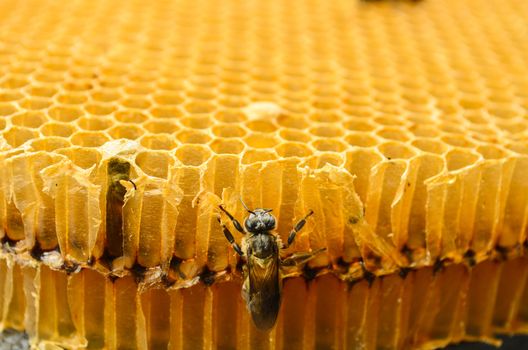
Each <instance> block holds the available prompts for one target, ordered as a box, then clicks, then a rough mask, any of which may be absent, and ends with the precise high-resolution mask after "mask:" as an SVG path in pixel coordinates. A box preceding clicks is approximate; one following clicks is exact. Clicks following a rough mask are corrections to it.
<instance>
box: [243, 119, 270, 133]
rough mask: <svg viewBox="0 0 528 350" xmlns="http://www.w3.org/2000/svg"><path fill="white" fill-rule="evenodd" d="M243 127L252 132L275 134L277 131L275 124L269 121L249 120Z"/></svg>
mask: <svg viewBox="0 0 528 350" xmlns="http://www.w3.org/2000/svg"><path fill="white" fill-rule="evenodd" d="M245 125H246V127H247V128H248V129H249V130H251V131H254V132H275V131H276V130H277V127H276V126H275V124H273V122H271V121H269V120H250V121H248V122H246V123H245Z"/></svg>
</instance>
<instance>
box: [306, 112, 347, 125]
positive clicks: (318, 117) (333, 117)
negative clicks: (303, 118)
mask: <svg viewBox="0 0 528 350" xmlns="http://www.w3.org/2000/svg"><path fill="white" fill-rule="evenodd" d="M309 118H310V120H312V121H314V122H318V123H337V122H339V121H341V116H340V115H339V114H338V113H337V112H334V111H319V112H317V113H314V114H311V115H310V116H309Z"/></svg>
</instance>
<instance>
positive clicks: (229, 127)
mask: <svg viewBox="0 0 528 350" xmlns="http://www.w3.org/2000/svg"><path fill="white" fill-rule="evenodd" d="M212 131H213V134H214V135H215V136H218V137H243V136H244V135H246V133H247V132H246V130H245V129H244V128H243V127H241V126H239V125H233V124H220V125H214V126H213V128H212Z"/></svg>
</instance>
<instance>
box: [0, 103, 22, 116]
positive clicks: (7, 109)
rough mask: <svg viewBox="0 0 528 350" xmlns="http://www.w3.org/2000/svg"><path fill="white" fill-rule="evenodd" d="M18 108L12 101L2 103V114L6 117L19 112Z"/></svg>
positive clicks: (0, 113) (0, 108)
mask: <svg viewBox="0 0 528 350" xmlns="http://www.w3.org/2000/svg"><path fill="white" fill-rule="evenodd" d="M17 110H18V109H17V108H16V107H15V106H13V105H12V104H10V103H0V116H2V117H6V116H9V115H11V114H15V113H16V112H17Z"/></svg>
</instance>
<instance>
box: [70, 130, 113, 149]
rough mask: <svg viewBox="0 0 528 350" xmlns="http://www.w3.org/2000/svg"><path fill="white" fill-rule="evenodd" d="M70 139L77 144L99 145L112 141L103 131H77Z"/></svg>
mask: <svg viewBox="0 0 528 350" xmlns="http://www.w3.org/2000/svg"><path fill="white" fill-rule="evenodd" d="M70 140H71V142H72V144H74V145H77V146H84V147H99V146H102V145H104V144H105V142H108V141H110V137H109V136H108V135H107V134H106V133H104V132H101V131H77V132H76V133H75V134H73V135H72V136H71V138H70Z"/></svg>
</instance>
